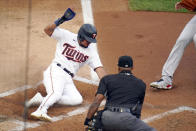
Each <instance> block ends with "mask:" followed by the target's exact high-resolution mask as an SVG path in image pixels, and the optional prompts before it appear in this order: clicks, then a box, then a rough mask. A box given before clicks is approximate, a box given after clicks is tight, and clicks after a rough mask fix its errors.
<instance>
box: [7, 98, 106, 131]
mask: <svg viewBox="0 0 196 131" xmlns="http://www.w3.org/2000/svg"><path fill="white" fill-rule="evenodd" d="M103 105H105V101H103V102H102V103H101V104H100V106H103ZM89 106H90V104H87V105H85V106H83V107H79V108H77V109H75V110H73V111H70V112H68V113H67V114H65V115H59V116H55V117H52V122H56V121H60V120H63V119H64V118H68V117H72V116H76V115H80V114H83V113H84V112H86V111H87V110H88V108H89ZM8 122H13V123H15V124H17V125H18V126H17V127H15V128H14V129H11V130H9V131H20V130H23V129H24V122H23V121H19V120H8ZM44 123H46V122H43V121H38V122H26V129H27V128H36V127H39V126H41V125H42V124H44Z"/></svg>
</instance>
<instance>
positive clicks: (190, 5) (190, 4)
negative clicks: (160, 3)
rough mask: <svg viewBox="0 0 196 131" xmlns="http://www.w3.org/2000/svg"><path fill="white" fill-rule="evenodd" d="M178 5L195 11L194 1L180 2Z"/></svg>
mask: <svg viewBox="0 0 196 131" xmlns="http://www.w3.org/2000/svg"><path fill="white" fill-rule="evenodd" d="M180 4H181V5H182V6H183V7H184V8H185V9H187V10H189V11H196V0H182V1H181V2H180Z"/></svg>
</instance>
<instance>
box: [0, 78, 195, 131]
mask: <svg viewBox="0 0 196 131" xmlns="http://www.w3.org/2000/svg"><path fill="white" fill-rule="evenodd" d="M75 80H78V81H81V82H84V83H87V84H92V85H96V86H97V85H98V82H95V81H92V80H88V79H86V78H82V77H79V76H77V77H75ZM30 88H32V86H29V85H27V86H22V87H20V88H16V89H14V90H10V91H7V92H4V93H1V94H0V98H2V97H5V96H9V95H12V94H15V93H17V92H20V91H24V90H25V89H30ZM104 104H105V101H104V102H103V103H102V104H101V106H103V105H104ZM89 106H90V105H85V106H83V107H79V108H77V109H75V110H73V111H71V112H68V113H67V114H65V115H60V116H56V117H53V119H52V121H53V122H56V121H59V120H62V119H64V118H68V117H72V116H75V115H79V114H82V113H84V112H86V111H87V110H88V108H89ZM183 111H193V112H195V113H196V109H195V108H192V107H188V106H180V107H178V108H176V109H173V110H170V111H167V112H164V113H160V114H157V115H154V116H150V117H148V118H145V119H143V121H144V122H146V123H150V122H152V121H155V120H158V119H161V118H163V117H165V116H169V115H170V114H176V113H180V112H183ZM7 121H8V122H13V123H15V124H17V125H19V126H17V127H16V128H14V129H11V130H10V131H18V130H23V128H24V122H23V121H20V120H16V119H13V120H7ZM44 123H45V122H41V121H38V122H26V128H36V127H38V126H40V125H42V124H44Z"/></svg>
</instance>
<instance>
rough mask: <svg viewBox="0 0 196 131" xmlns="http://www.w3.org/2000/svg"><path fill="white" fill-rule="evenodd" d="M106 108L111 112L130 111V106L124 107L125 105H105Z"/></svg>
mask: <svg viewBox="0 0 196 131" xmlns="http://www.w3.org/2000/svg"><path fill="white" fill-rule="evenodd" d="M105 109H106V110H109V111H112V112H128V113H131V109H130V108H125V107H106V108H105Z"/></svg>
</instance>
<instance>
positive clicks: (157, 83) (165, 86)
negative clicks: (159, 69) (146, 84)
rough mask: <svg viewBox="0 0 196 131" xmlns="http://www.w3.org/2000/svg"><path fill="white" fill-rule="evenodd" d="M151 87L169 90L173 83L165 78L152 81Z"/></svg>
mask: <svg viewBox="0 0 196 131" xmlns="http://www.w3.org/2000/svg"><path fill="white" fill-rule="evenodd" d="M150 87H152V88H157V89H165V90H169V89H171V88H172V84H169V83H166V82H165V81H164V80H163V79H160V80H159V81H155V82H152V83H151V84H150Z"/></svg>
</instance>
